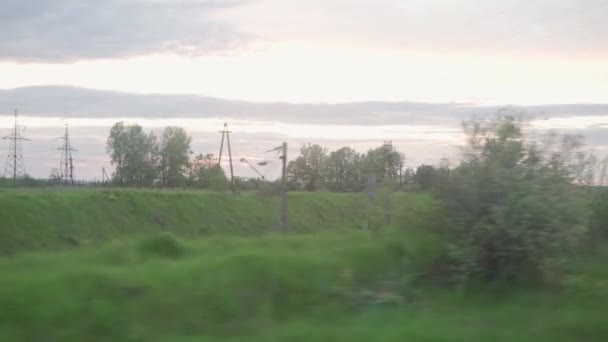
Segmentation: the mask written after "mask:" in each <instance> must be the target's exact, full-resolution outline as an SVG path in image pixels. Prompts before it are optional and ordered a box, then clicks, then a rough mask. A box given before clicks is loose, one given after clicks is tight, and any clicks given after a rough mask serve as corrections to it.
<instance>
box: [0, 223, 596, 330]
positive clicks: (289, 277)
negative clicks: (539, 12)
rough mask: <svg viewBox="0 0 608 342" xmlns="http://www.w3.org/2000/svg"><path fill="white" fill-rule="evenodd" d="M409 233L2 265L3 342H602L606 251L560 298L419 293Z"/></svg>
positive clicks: (86, 253)
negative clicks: (491, 341)
mask: <svg viewBox="0 0 608 342" xmlns="http://www.w3.org/2000/svg"><path fill="white" fill-rule="evenodd" d="M413 244H414V245H415V242H412V241H408V237H407V235H402V234H396V233H393V234H375V233H368V232H351V233H339V234H338V233H325V234H317V235H292V236H278V235H272V234H271V235H265V236H260V237H237V236H232V237H231V236H213V237H208V238H205V239H194V240H181V239H176V238H174V237H173V236H171V235H166V234H155V235H152V236H149V237H147V238H143V239H133V240H127V241H120V242H113V243H108V244H106V245H105V246H103V247H100V248H92V247H90V248H83V249H80V250H73V251H64V252H56V253H52V254H51V253H48V252H37V253H24V254H21V255H17V256H13V257H5V258H2V259H0V271H1V272H2V274H3V276H2V277H1V278H0V307H1V308H2V310H1V311H0V340H1V341H42V340H44V341H219V340H227V341H242V340H248V341H370V340H378V341H404V340H414V341H488V340H493V341H604V340H605V338H606V336H608V317H607V316H606V315H605V312H606V311H605V310H606V309H605V308H606V305H607V304H608V271H606V267H605V265H606V262H607V261H608V249H603V250H601V253H600V254H599V255H596V256H595V257H594V258H593V259H588V258H587V257H585V258H583V257H581V258H580V260H576V261H574V262H572V263H571V264H569V265H568V267H566V268H565V273H564V275H563V284H562V287H561V288H559V289H552V290H542V291H541V290H538V289H536V290H532V289H529V290H524V289H519V290H516V289H513V290H511V291H507V292H506V293H504V292H498V291H492V290H490V289H488V290H484V291H483V292H482V293H475V294H473V293H466V292H458V291H455V290H454V289H451V288H434V287H431V286H428V284H426V285H425V282H424V281H423V279H421V278H420V276H419V273H420V271H421V269H418V268H417V266H416V263H411V262H410V254H411V250H410V247H409V246H412V245H413Z"/></svg>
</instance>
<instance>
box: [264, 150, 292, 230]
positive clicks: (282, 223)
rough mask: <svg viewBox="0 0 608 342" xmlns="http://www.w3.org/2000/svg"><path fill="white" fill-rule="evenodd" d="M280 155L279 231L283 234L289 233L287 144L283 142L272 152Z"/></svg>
mask: <svg viewBox="0 0 608 342" xmlns="http://www.w3.org/2000/svg"><path fill="white" fill-rule="evenodd" d="M273 151H276V152H278V153H279V159H281V199H280V201H281V203H280V207H279V230H280V232H281V233H285V232H286V231H287V143H286V142H283V144H282V145H281V146H278V147H275V148H273V149H272V150H270V151H267V152H273Z"/></svg>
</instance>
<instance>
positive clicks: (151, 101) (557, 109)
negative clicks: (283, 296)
mask: <svg viewBox="0 0 608 342" xmlns="http://www.w3.org/2000/svg"><path fill="white" fill-rule="evenodd" d="M13 108H20V110H21V111H22V113H23V114H24V115H29V116H42V117H57V116H59V117H66V118H75V117H78V118H114V117H116V118H118V117H131V118H149V119H154V118H225V119H237V120H238V119H240V120H252V121H257V120H259V121H268V120H271V121H280V122H286V123H305V124H359V125H383V124H390V125H395V124H402V125H407V124H427V125H440V126H457V125H458V124H459V123H460V122H462V121H463V120H467V119H470V118H471V117H472V116H483V115H489V114H492V113H495V112H496V111H497V110H498V109H499V107H476V106H472V105H463V104H448V103H446V104H429V103H415V102H355V103H342V104H293V103H264V102H247V101H237V100H224V99H218V98H212V97H205V96H198V95H159V94H149V95H136V94H129V93H120V92H113V91H100V90H91V89H83V88H75V87H63V86H45V87H27V88H17V89H12V90H0V115H2V114H4V115H7V114H10V113H11V112H12V109H13ZM520 109H523V110H524V111H526V112H527V113H529V114H531V115H533V116H534V117H536V118H539V119H540V118H549V117H573V116H589V115H591V116H593V115H608V104H597V105H576V104H574V105H548V106H529V107H520Z"/></svg>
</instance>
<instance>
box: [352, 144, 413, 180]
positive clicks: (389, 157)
mask: <svg viewBox="0 0 608 342" xmlns="http://www.w3.org/2000/svg"><path fill="white" fill-rule="evenodd" d="M404 161H405V156H404V155H403V154H402V153H400V152H399V151H397V150H396V149H395V148H393V147H392V146H388V145H383V146H380V147H377V148H374V149H371V150H369V151H368V152H367V154H365V156H364V157H363V158H362V160H361V172H362V173H363V174H364V175H365V176H367V175H375V176H376V178H377V179H378V181H379V182H384V181H386V180H388V181H390V180H398V179H399V170H400V169H401V166H402V165H403V162H404Z"/></svg>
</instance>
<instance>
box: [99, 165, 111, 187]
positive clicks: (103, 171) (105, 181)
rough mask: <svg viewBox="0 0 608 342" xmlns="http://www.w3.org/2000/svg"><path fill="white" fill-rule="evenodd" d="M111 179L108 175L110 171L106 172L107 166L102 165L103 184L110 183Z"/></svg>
mask: <svg viewBox="0 0 608 342" xmlns="http://www.w3.org/2000/svg"><path fill="white" fill-rule="evenodd" d="M109 180H110V177H108V173H107V172H106V168H105V167H102V168H101V185H106V184H108V181H109Z"/></svg>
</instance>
